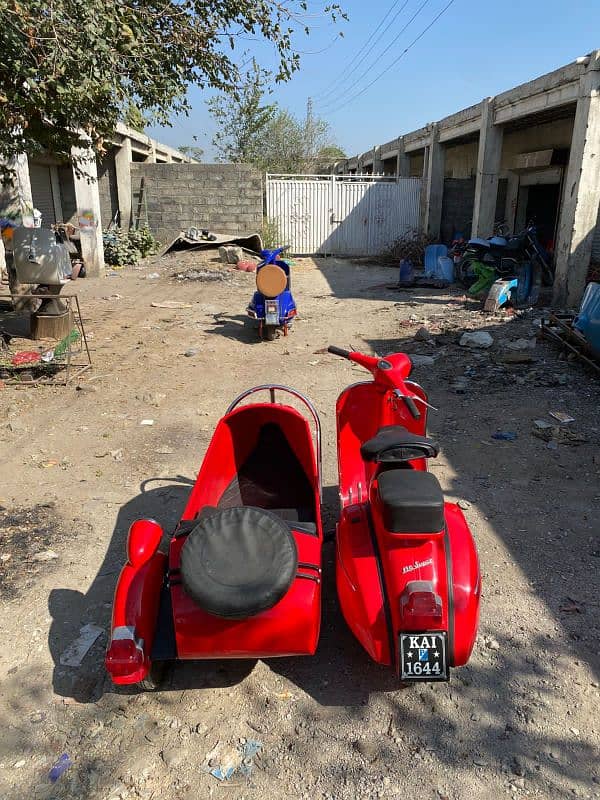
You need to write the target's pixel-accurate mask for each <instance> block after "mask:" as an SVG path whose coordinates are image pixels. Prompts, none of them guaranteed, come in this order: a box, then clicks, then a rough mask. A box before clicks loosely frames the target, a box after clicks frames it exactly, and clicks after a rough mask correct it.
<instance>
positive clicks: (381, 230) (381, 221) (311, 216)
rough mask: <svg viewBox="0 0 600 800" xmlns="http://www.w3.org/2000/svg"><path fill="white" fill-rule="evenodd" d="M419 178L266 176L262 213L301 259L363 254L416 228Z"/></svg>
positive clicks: (418, 205) (369, 253) (385, 245)
mask: <svg viewBox="0 0 600 800" xmlns="http://www.w3.org/2000/svg"><path fill="white" fill-rule="evenodd" d="M420 195H421V180H420V178H400V179H399V180H397V181H396V180H393V181H390V180H389V179H387V180H386V179H384V178H382V179H377V178H374V179H370V180H361V179H360V177H359V178H358V179H357V178H356V177H353V176H339V175H336V176H329V177H325V176H297V177H296V176H290V177H289V178H286V177H282V176H277V177H273V176H267V214H268V216H269V217H271V218H273V219H275V220H276V221H277V224H278V227H279V234H280V238H281V241H282V243H284V242H285V243H286V244H289V245H290V247H291V250H292V252H294V253H297V254H304V255H314V254H323V255H340V256H369V255H377V254H378V253H381V252H382V251H383V250H385V249H386V247H389V245H391V244H392V242H394V241H395V239H397V238H398V237H399V236H401V235H402V234H403V233H406V232H407V231H408V230H410V229H414V228H418V226H419V209H420Z"/></svg>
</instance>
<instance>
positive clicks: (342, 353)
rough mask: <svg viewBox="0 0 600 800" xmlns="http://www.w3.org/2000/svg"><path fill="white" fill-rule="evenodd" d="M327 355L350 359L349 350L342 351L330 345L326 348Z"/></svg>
mask: <svg viewBox="0 0 600 800" xmlns="http://www.w3.org/2000/svg"><path fill="white" fill-rule="evenodd" d="M327 352H328V353H332V355H334V356H340V357H341V358H350V351H349V350H342V348H341V347H336V346H335V345H333V344H330V345H329V347H328V348H327Z"/></svg>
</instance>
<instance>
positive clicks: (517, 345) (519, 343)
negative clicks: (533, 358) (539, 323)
mask: <svg viewBox="0 0 600 800" xmlns="http://www.w3.org/2000/svg"><path fill="white" fill-rule="evenodd" d="M535 344H536V342H535V339H515V341H514V342H507V343H506V345H505V346H506V347H508V349H509V350H533V348H534V347H535Z"/></svg>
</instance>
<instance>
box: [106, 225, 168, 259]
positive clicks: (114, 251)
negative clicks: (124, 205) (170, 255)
mask: <svg viewBox="0 0 600 800" xmlns="http://www.w3.org/2000/svg"><path fill="white" fill-rule="evenodd" d="M158 248H159V242H158V241H157V240H156V239H155V238H154V236H153V235H152V233H151V232H150V230H149V229H148V228H145V227H144V228H138V229H137V230H130V231H127V230H123V229H122V228H116V229H115V230H110V231H108V230H107V231H104V260H105V262H106V263H107V264H111V265H112V266H115V267H125V266H131V265H135V264H137V263H138V261H139V260H140V259H141V258H146V256H150V255H153V254H154V253H156V252H158Z"/></svg>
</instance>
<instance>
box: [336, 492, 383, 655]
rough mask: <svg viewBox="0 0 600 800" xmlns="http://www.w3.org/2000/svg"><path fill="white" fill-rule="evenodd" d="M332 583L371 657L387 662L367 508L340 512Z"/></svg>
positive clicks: (379, 583) (378, 576) (380, 591)
mask: <svg viewBox="0 0 600 800" xmlns="http://www.w3.org/2000/svg"><path fill="white" fill-rule="evenodd" d="M336 547H337V553H336V584H337V592H338V598H339V601H340V606H341V608H342V613H343V615H344V619H345V620H346V623H347V625H348V627H349V628H350V630H351V631H352V633H353V634H354V635H355V636H356V638H357V639H358V641H359V642H360V643H361V644H362V646H363V647H364V648H365V650H366V651H367V653H368V654H369V655H370V656H371V658H372V659H373V660H374V661H377V662H378V663H379V664H390V663H391V653H390V633H389V629H388V620H387V618H386V614H388V613H389V609H387V608H386V603H385V598H384V592H383V586H382V581H381V578H382V576H381V574H380V571H379V567H378V563H377V558H376V555H375V550H374V548H373V540H372V537H371V535H370V533H369V521H368V519H367V510H366V508H365V507H364V506H350V507H348V508H346V509H344V511H343V512H342V516H341V519H340V522H339V524H338V528H337V536H336Z"/></svg>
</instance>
